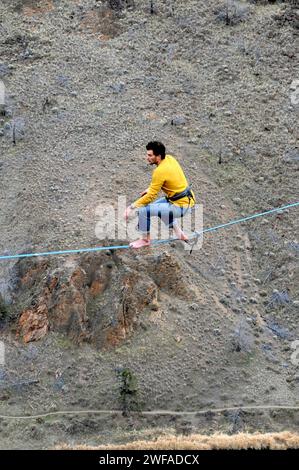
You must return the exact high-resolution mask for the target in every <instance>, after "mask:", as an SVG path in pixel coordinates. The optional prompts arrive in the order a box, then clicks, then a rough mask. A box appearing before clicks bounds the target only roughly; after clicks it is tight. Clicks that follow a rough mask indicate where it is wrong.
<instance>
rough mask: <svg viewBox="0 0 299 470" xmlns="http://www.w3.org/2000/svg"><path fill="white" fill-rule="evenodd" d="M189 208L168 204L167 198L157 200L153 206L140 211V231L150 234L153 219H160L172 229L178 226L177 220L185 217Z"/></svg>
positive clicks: (142, 208)
mask: <svg viewBox="0 0 299 470" xmlns="http://www.w3.org/2000/svg"><path fill="white" fill-rule="evenodd" d="M188 210H189V207H188V206H187V207H180V206H175V205H174V204H171V203H170V202H167V199H166V198H165V197H162V198H160V199H157V200H156V201H155V202H153V203H152V204H148V205H147V206H143V207H140V209H138V231H139V232H142V233H149V232H150V227H151V217H159V218H160V219H161V220H162V221H163V222H164V224H165V225H166V226H167V227H169V228H172V227H173V225H175V224H177V220H175V219H178V218H180V217H183V216H184V215H185V214H186V212H187V211H188Z"/></svg>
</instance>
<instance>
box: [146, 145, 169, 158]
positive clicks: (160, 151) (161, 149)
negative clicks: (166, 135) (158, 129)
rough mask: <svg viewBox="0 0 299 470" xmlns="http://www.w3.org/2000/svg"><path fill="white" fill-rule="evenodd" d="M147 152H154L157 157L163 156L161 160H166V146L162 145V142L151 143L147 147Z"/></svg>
mask: <svg viewBox="0 0 299 470" xmlns="http://www.w3.org/2000/svg"><path fill="white" fill-rule="evenodd" d="M146 150H152V151H153V153H154V155H156V157H157V156H158V155H161V160H164V158H165V151H166V150H165V145H163V144H162V142H157V141H154V142H149V143H148V144H147V146H146Z"/></svg>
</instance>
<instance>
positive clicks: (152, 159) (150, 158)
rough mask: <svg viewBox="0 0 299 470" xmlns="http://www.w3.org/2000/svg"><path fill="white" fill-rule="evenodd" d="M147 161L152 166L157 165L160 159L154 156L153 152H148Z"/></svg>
mask: <svg viewBox="0 0 299 470" xmlns="http://www.w3.org/2000/svg"><path fill="white" fill-rule="evenodd" d="M146 159H147V161H148V163H149V164H150V165H156V164H157V159H158V157H157V156H156V155H154V152H153V150H147V152H146Z"/></svg>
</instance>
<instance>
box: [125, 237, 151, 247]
mask: <svg viewBox="0 0 299 470" xmlns="http://www.w3.org/2000/svg"><path fill="white" fill-rule="evenodd" d="M150 244H151V241H150V240H147V239H144V238H140V239H139V240H136V241H135V242H132V243H130V247H131V248H143V247H144V246H149V245H150Z"/></svg>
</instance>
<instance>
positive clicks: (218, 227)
mask: <svg viewBox="0 0 299 470" xmlns="http://www.w3.org/2000/svg"><path fill="white" fill-rule="evenodd" d="M298 205H299V201H298V202H294V203H291V204H287V205H285V206H281V207H276V208H274V209H271V210H269V211H265V212H260V213H258V214H253V215H250V216H248V217H243V218H241V219H236V220H231V221H230V222H227V223H226V224H220V225H215V226H214V227H210V228H206V229H204V230H200V231H198V232H195V234H194V235H193V236H192V237H190V238H191V239H192V238H194V237H197V236H198V235H200V234H201V233H206V232H212V231H215V230H218V229H220V228H223V227H228V226H229V225H233V224H238V223H241V222H245V221H247V220H250V219H255V218H256V217H262V216H264V215H266V214H271V213H273V212H279V211H283V210H285V209H288V208H289V207H295V206H298ZM174 240H178V238H169V239H167V240H153V241H152V243H151V245H158V244H161V243H170V242H171V241H174ZM127 248H130V245H113V246H98V247H95V248H79V249H77V250H63V251H46V252H41V253H25V254H18V255H5V256H0V260H5V259H15V258H29V257H33V256H49V255H67V254H71V253H72V254H74V253H84V252H85V253H86V252H92V251H103V250H121V249H127Z"/></svg>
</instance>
